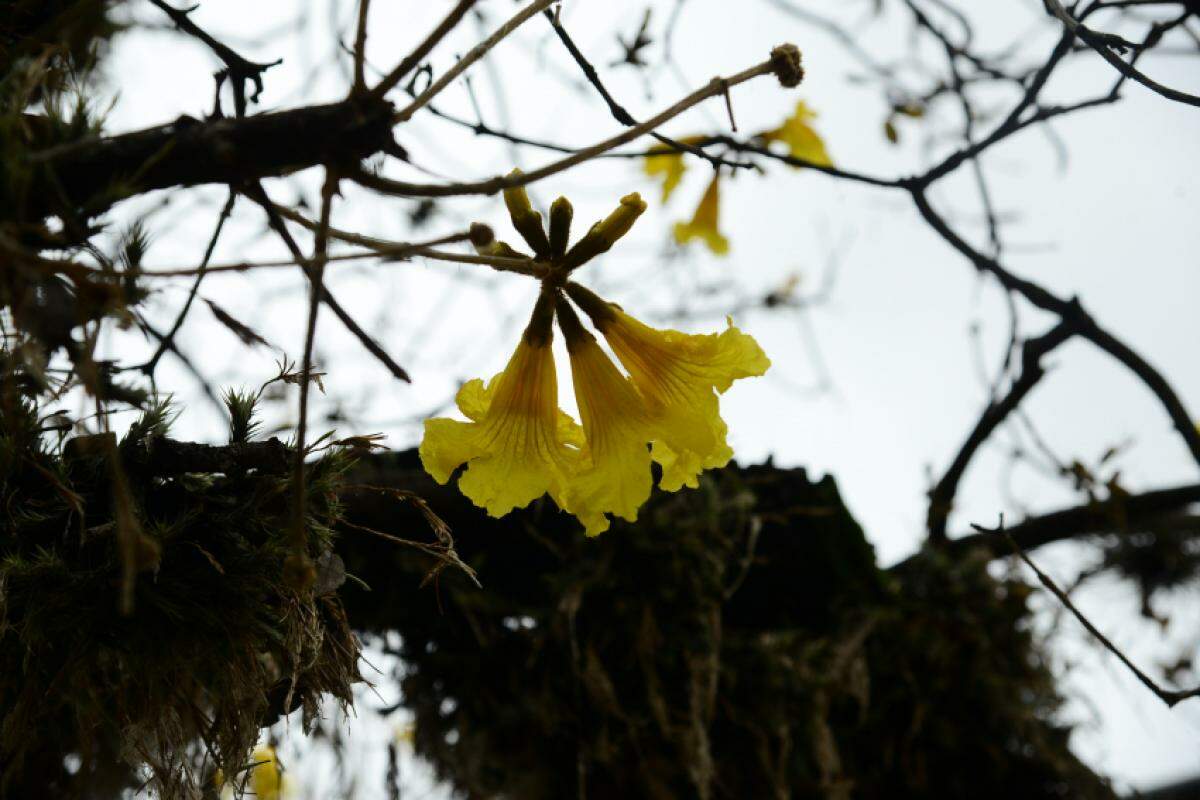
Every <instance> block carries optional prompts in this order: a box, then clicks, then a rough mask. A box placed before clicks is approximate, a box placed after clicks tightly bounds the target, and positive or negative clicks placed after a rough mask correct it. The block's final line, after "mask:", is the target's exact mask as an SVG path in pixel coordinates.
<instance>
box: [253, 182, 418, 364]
mask: <svg viewBox="0 0 1200 800" xmlns="http://www.w3.org/2000/svg"><path fill="white" fill-rule="evenodd" d="M245 194H246V196H247V197H249V198H250V199H251V200H253V201H254V202H255V203H257V204H258V205H259V207H260V208H262V209H263V211H265V212H266V213H267V221H268V223H269V224H270V226H271V228H272V229H273V230H274V231H275V233H276V234H277V235H278V236H279V238H280V239H282V240H283V243H284V245H285V246H286V247H287V248H288V251H289V252H290V253H291V254H292V258H294V259H296V262H297V263H299V264H301V265H304V264H306V263H307V259H306V258H305V257H304V253H303V252H302V251H301V250H300V246H299V245H298V244H296V240H295V238H293V236H292V234H291V233H290V232H289V231H288V229H287V225H285V224H284V222H283V217H282V216H280V214H279V212H278V211H276V210H275V204H274V203H273V202H272V201H271V198H270V197H268V196H267V193H266V191H264V190H263V188H262V184H260V183H258V182H257V181H256V182H254V183H253V184H251V185H250V186H249V187H248V188H247V189H246V190H245ZM305 274H306V275H308V276H309V280H313V277H314V276H313V274H312V272H311V270H307V269H306V270H305ZM320 288H321V301H322V302H323V303H325V305H327V306H329V310H330V311H332V312H333V313H334V314H335V315H336V316H337V318H338V319H339V320H341V322H342V324H343V325H345V326H346V329H347V330H349V331H350V332H351V333H352V334H354V335H355V336H356V337H357V338H358V341H359V342H360V343H361V344H362V346H363V347H365V348H366V349H367V351H368V352H369V353H370V354H371V355H373V356H375V358H376V359H378V360H379V362H380V363H381V364H383V365H384V366H385V367H387V368H388V371H389V372H391V373H392V375H393V376H395V377H397V378H399V379H400V380H402V381H404V382H405V383H408V382H409V381H410V380H411V379H410V378H409V377H408V373H407V372H406V371H405V370H404V368H403V367H401V366H400V365H399V364H397V363H396V362H395V361H394V360H393V359H392V357H391V356H389V355H388V354H387V351H386V350H384V349H383V348H382V347H380V346H379V344H378V343H377V342H376V341H375V340H374V339H372V338H371V337H370V336H369V335H368V334H367V332H366V331H364V330H363V329H362V326H360V325H359V324H358V323H357V322H355V321H354V318H353V317H351V316H350V314H349V313H347V311H346V309H344V308H342V304H341V303H339V302H338V301H337V300H336V299H335V298H334V296H333V295H332V294H330V293H329V290H328V289H327V288H325V286H324V285H323V284H322V286H321V287H320Z"/></svg>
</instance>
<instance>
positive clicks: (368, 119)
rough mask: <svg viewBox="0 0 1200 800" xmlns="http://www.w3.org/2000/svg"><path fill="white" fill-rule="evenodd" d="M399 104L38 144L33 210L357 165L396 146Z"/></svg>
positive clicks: (90, 205) (181, 124)
mask: <svg viewBox="0 0 1200 800" xmlns="http://www.w3.org/2000/svg"><path fill="white" fill-rule="evenodd" d="M391 114H392V106H391V104H389V103H387V102H385V101H370V102H367V101H353V100H347V101H344V102H341V103H333V104H330V105H323V106H307V107H304V108H296V109H291V110H288V111H278V112H275V113H271V114H260V115H257V116H252V117H245V118H242V119H213V120H208V121H203V122H201V121H199V120H196V119H193V118H191V117H186V116H185V117H180V118H179V119H178V120H176V121H175V122H172V123H170V124H168V125H160V126H158V127H155V128H149V129H147V130H143V131H136V132H134V133H126V134H122V135H119V136H112V137H108V138H102V139H91V140H88V141H84V142H78V143H74V144H70V145H64V146H62V147H55V148H51V149H48V150H44V151H42V152H40V153H37V154H35V155H34V156H33V158H32V163H33V166H34V167H35V168H36V174H35V177H34V181H33V185H32V186H31V188H30V190H29V192H28V194H27V200H26V209H25V211H26V213H27V214H29V215H30V216H39V215H45V214H49V213H53V212H54V211H55V209H56V208H62V207H66V208H84V209H85V210H86V211H88V212H89V213H93V214H94V213H98V212H100V211H103V210H104V209H105V208H107V207H108V206H109V205H111V204H113V203H115V202H117V201H118V200H121V199H124V198H127V197H132V196H134V195H138V194H141V193H143V192H148V191H151V190H154V189H166V188H169V187H172V186H196V185H199V184H206V183H244V182H246V181H252V180H257V179H259V178H268V177H273V176H278V175H282V174H285V173H288V172H291V171H294V170H297V169H302V168H304V167H311V166H314V165H317V164H328V163H337V164H351V165H353V164H356V163H357V162H358V161H361V160H362V159H364V158H366V157H368V156H370V155H373V154H374V153H377V152H380V151H388V150H391V149H393V148H395V147H396V145H395V141H394V140H393V139H392V126H391Z"/></svg>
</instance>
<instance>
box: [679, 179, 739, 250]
mask: <svg viewBox="0 0 1200 800" xmlns="http://www.w3.org/2000/svg"><path fill="white" fill-rule="evenodd" d="M719 182H720V175H713V179H712V182H711V183H709V184H708V189H706V190H705V192H704V196H703V197H701V198H700V205H698V206H696V213H695V214H694V215H692V221H691V222H676V223H675V241H676V242H678V243H679V244H687V243H688V242H690V241H691V240H692V239H700V240H702V241H703V242H704V243H705V244H706V245H708V249H709V250H711V251H713V252H714V253H716V254H717V255H719V256H723V255H725V254H726V253H728V252H729V240H728V239H726V238H725V237H724V236H722V235H721V232H720V231H719V230H717V218H718V216H719V215H720V205H721V189H720V183H719Z"/></svg>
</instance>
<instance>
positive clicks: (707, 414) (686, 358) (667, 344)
mask: <svg viewBox="0 0 1200 800" xmlns="http://www.w3.org/2000/svg"><path fill="white" fill-rule="evenodd" d="M566 289H567V294H568V295H570V297H571V299H572V300H574V301H575V303H576V304H577V305H578V306H579V307H580V308H582V309H583V310H584V312H585V313H587V315H588V316H589V317H590V318H591V320H592V323H593V324H594V325H595V326H596V328H597V329H598V330H599V331H600V332H601V333H602V334H604V338H605V339H606V340H607V341H608V343H609V345H610V346H611V347H612V349H613V352H614V353H616V355H617V359H618V360H620V362H621V364H622V365H623V366H624V367H625V369H626V370H627V371H628V372H629V375H630V378H631V379H632V383H633V386H634V387H635V388H636V389H637V391H638V395H639V396H640V397H641V398H642V401H643V403H644V404H645V413H646V415H647V418H648V425H649V432H650V437H649V438H650V440H651V441H652V443H653V445H652V448H651V457H652V458H653V459H654V460H655V461H657V462H658V463H659V464H661V465H662V468H663V475H662V480H661V481H660V483H659V485H660V486H661V488H663V489H665V490H667V491H676V490H678V489H679V488H681V487H683V486H689V487H693V488H695V487H696V486H698V485H699V483H698V480H697V478H698V476H699V474H700V473H701V472H702V471H703V470H705V469H713V468H716V467H722V466H724V465H725V464H727V463H728V462H729V459H730V458H732V457H733V451H732V449H730V447H729V445H728V444H727V443H726V441H725V436H726V432H727V430H728V429H727V427H726V425H725V422H724V420H722V419H721V416H720V407H719V406H720V404H719V401H718V398H717V394H719V393H723V392H725V391H726V390H727V389H728V388H729V387H730V385H732V383H733V381H735V380H737V379H738V378H748V377H753V376H757V375H762V374H763V373H765V372H766V371H767V368H768V367H770V365H771V362H770V360H769V359H768V358H767V356H766V354H765V353H763V351H762V348H761V347H759V346H758V342H756V341H754V339H753V337H751V336H749V335H747V334H745V333H742V332H741V331H739V330H738V329H737V328H735V327H733V322H732V320H729V321H728V326H729V327H727V328H726V330H725V331H723V332H722V333H719V334H716V333H714V334H707V335H690V334H685V333H681V332H679V331H673V330H657V329H655V328H651V327H650V326H648V325H646V324H644V323H642V322H640V321H638V320H636V319H634V318H633V317H631V316H629V315H628V314H626V313H625V312H624V311H622V310H621V309H620V308H619V307H618V306H616V305H613V304H612V303H608V302H606V301H604V300H602V299H601V298H599V297H597V296H596V295H595V294H593V293H592V292H591V291H589V290H588V289H585V288H584V287H582V286H580V285H579V284H576V283H569V284H567V287H566Z"/></svg>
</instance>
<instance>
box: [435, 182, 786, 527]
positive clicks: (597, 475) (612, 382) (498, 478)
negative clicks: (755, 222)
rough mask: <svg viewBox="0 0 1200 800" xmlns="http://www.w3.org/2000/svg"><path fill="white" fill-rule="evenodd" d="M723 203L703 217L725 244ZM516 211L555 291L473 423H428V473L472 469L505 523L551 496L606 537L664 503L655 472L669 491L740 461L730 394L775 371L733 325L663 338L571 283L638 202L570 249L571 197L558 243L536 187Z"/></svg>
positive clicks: (467, 388) (479, 399)
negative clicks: (562, 365)
mask: <svg viewBox="0 0 1200 800" xmlns="http://www.w3.org/2000/svg"><path fill="white" fill-rule="evenodd" d="M710 195H711V199H710V198H709V196H710ZM716 196H717V195H716V181H715V179H714V182H713V185H712V186H711V187H710V189H709V192H708V193H706V195H705V200H703V201H702V202H701V207H702V208H701V210H700V211H698V212H697V220H698V221H699V223H705V221H706V220H707V218H708V217H707V216H706V215H708V214H709V213H710V212H709V211H708V210H705V209H707V208H708V207H709V206H710V205H711V217H712V219H711V223H712V228H713V233H715V225H716ZM504 201H505V204H506V205H507V206H508V210H509V215H510V216H511V217H512V220H513V225H514V227H515V228H516V229H517V231H518V232H519V233H520V234H521V237H522V238H523V239H524V240H525V242H526V243H527V244H528V245H529V246H530V247H531V248H532V249H533V251H534V253H535V256H536V258H537V259H538V263H539V264H540V266H539V269H538V271H537V272H527V273H525V274H535V275H536V276H537V277H539V278H540V279H541V281H542V292H541V295H540V296H539V298H538V302H537V305H536V306H535V307H534V311H533V316H532V317H531V319H530V321H529V325H528V327H527V328H526V329H525V332H524V334H523V335H522V337H521V341H520V343H519V344H518V345H517V349H516V351H515V352H514V353H513V355H512V357H511V358H510V359H509V362H508V365H507V366H506V367H505V368H504V370H503V371H502V372H500V373H499V374H498V375H496V376H495V377H493V378H492V379H491V381H490V382H488V384H487V385H486V386H485V385H484V383H483V381H481V380H478V379H476V380H473V381H469V382H468V383H466V384H465V385H464V386H463V387H462V389H461V390H460V391H459V393H458V398H457V401H458V407H459V409H460V410H461V411H462V413H463V414H464V415H466V417H467V419H468V421H466V422H461V421H458V420H453V419H445V418H438V419H430V420H426V422H425V436H424V438H423V439H422V441H421V447H420V450H419V453H420V456H421V463H422V464H423V465H424V467H425V470H426V471H427V472H428V473H429V474H430V475H431V476H432V477H433V478H434V480H436V481H437V482H438V483H443V484H444V483H446V482H448V481H449V480H450V478H451V477H452V476H453V474H454V473H455V471H457V470H458V469H459V468H460V467H463V466H464V465H465V470H464V471H463V473H462V475H461V477H460V478H459V481H458V485H459V489H461V490H462V493H463V494H464V495H466V496H467V497H468V498H469V499H470V500H471V501H472V502H474V503H475V504H476V505H478V506H481V507H482V508H484V509H486V510H487V513H488V514H490V515H492V516H494V517H500V516H503V515H505V514H507V513H508V512H510V511H512V510H513V509H514V508H519V507H523V506H526V505H528V504H529V503H530V502H532V501H533V500H535V499H536V498H538V497H541V496H542V495H543V494H549V495H550V496H551V497H552V498H553V499H554V501H555V502H556V503H557V504H558V506H559V507H560V508H562V509H563V510H564V511H567V512H568V513H571V514H574V515H575V516H576V517H577V518H579V520H580V521H581V522H582V523H583V525H584V528H585V530H586V532H587V534H588V535H589V536H594V535H596V534H598V533H601V532H602V531H605V530H607V529H608V527H609V524H610V521H609V515H613V516H616V517H621V518H623V519H626V520H628V521H630V522H633V521H636V520H637V514H638V509H639V508H640V507H641V506H642V504H643V503H645V502H646V500H647V498H648V497H649V496H650V490H651V484H652V482H653V481H652V477H651V470H650V466H651V461H652V460H653V461H657V462H658V463H659V464H661V465H662V468H663V475H662V480H661V482H660V485H661V486H662V488H663V489H666V490H668V491H675V490H678V489H680V488H681V487H683V486H691V487H695V486H698V481H697V478H698V476H699V474H700V473H701V472H702V471H703V470H705V469H710V468H714V467H721V466H724V465H725V464H726V463H727V462H728V461H729V459H730V458H731V457H732V456H733V451H732V450H731V449H730V448H729V445H728V444H727V443H726V441H725V437H726V432H727V429H726V426H725V423H724V421H722V419H721V417H720V408H719V402H718V399H717V394H718V393H721V392H724V391H725V390H726V389H728V388H729V386H730V385H731V384H732V383H733V381H734V380H736V379H738V378H744V377H749V376H752V375H761V374H763V372H765V371H766V369H767V367H768V366H770V362H769V361H768V360H767V357H766V356H765V355H764V354H763V352H762V349H761V348H760V347H759V346H758V344H757V343H756V342H755V341H754V339H752V338H751V337H750V336H747V335H746V334H744V333H742V332H741V331H739V330H738V329H737V328H734V327H733V324H732V322H730V324H729V328H728V329H727V330H726V331H724V332H723V333H720V334H711V335H707V336H691V335H687V334H683V333H680V332H678V331H670V330H668V331H660V330H655V329H654V328H651V327H649V326H647V325H644V324H642V323H641V322H639V321H637V320H636V319H634V318H633V317H630V316H629V315H627V314H625V312H623V311H622V310H621V309H620V308H619V307H617V306H615V305H613V304H611V303H608V302H606V301H604V300H602V299H600V298H599V297H597V296H596V295H594V294H592V293H591V292H590V291H588V290H587V289H585V288H583V287H582V286H580V285H578V284H575V283H570V282H568V281H567V277H568V276H569V274H570V273H571V271H572V270H574V269H576V268H577V267H579V266H581V265H582V264H584V263H586V262H587V261H589V260H590V259H592V258H594V257H595V256H597V255H599V254H601V253H603V252H606V251H607V250H608V249H609V248H611V247H612V246H613V244H614V243H616V241H617V240H618V239H620V238H621V237H622V236H624V235H625V234H626V233H627V232H628V231H629V229H630V228H631V227H632V226H633V224H634V222H635V221H636V220H637V218H638V217H639V216H640V215H641V214H642V212H644V211H645V209H646V203H645V202H644V201H643V200H642V199H641V197H639V196H638V195H637V193H633V194H629V195H626V196H625V197H623V198H621V203H620V205H619V206H617V208H616V209H615V210H614V211H613V212H612V213H610V214H609V215H608V216H607V217H605V218H604V219H602V220H600V221H599V222H597V223H595V224H594V225H592V226H591V228H590V229H589V230H588V232H587V233H586V234H584V236H583V237H582V238H580V239H579V241H577V242H576V243H575V245H574V246H573V247H569V248H568V246H567V245H568V240H569V234H570V226H571V218H572V216H573V212H572V209H571V204H570V203H569V202H568V201H567V200H566V199H565V198H561V197H560V198H558V199H557V200H555V201H554V203H553V204H552V205H551V207H550V214H549V217H550V218H549V220H548V231H547V230H544V229H543V220H542V215H541V214H539V213H538V212H537V211H535V210H534V209H533V207H532V205H531V204H530V202H529V198H528V196H527V195H526V194H525V191H524V189H521V188H513V189H508V190H506V191H505V192H504ZM696 222H697V221H695V220H694V221H693V223H694V224H696ZM718 236H719V234H718ZM480 239H481V241H480V242H478V243H477V246H479V247H481V248H485V249H487V250H488V251H489V252H492V253H493V254H495V253H500V252H503V253H504V254H505V255H506V256H508V257H518V258H530V257H529V256H522V255H521V254H520V253H518V252H517V251H515V250H513V249H512V248H511V247H509V246H508V245H506V244H504V243H503V242H496V241H494V240H492V241H484V240H485V239H490V237H480ZM721 239H722V240H723V237H721ZM710 246H712V245H711V243H710ZM726 246H727V245H726ZM510 253H511V254H513V255H511V256H509V255H508V254H510ZM564 288H565V290H566V293H567V294H568V295H569V296H570V297H571V299H572V300H574V301H575V303H576V304H577V305H578V306H579V307H580V308H582V309H583V310H584V311H585V312H586V313H587V314H588V316H589V317H590V318H591V319H592V322H593V323H594V324H595V326H596V328H598V329H599V330H600V332H601V333H602V334H604V336H605V338H606V339H607V340H608V342H609V344H610V345H611V346H612V349H613V351H614V352H615V353H616V355H617V359H618V360H619V361H620V362H621V364H623V365H624V367H625V369H626V371H627V372H628V373H629V375H628V376H626V375H624V374H622V372H621V371H620V370H619V369H618V368H617V366H616V365H615V364H614V363H613V362H612V361H611V360H610V359H609V357H608V356H607V355H606V354H605V353H604V351H603V350H601V349H600V346H599V345H598V344H597V343H596V339H595V337H594V336H592V334H591V333H589V332H588V331H587V330H585V329H584V327H583V324H582V323H581V322H580V321H579V317H578V316H576V314H575V311H574V309H573V308H572V307H571V304H570V303H569V302H568V301H567V299H566V297H564V296H563V290H564ZM556 315H557V317H558V321H559V326H560V327H561V328H562V331H563V334H564V337H565V338H566V342H567V352H568V354H569V356H570V360H571V371H572V382H573V385H574V389H575V396H576V399H577V401H578V404H579V412H580V417H581V419H582V421H583V425H582V427H580V425H579V424H578V423H576V422H575V421H574V420H573V419H571V418H570V417H569V416H567V415H566V414H564V413H563V412H562V411H560V410H559V408H558V381H557V375H556V374H555V368H554V355H553V351H552V348H551V344H552V338H553V324H554V319H555V316H556Z"/></svg>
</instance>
